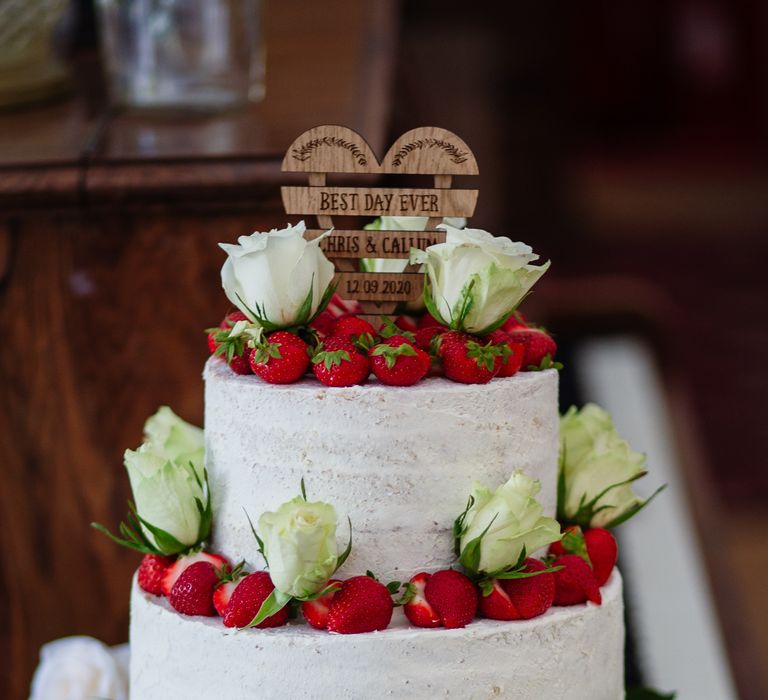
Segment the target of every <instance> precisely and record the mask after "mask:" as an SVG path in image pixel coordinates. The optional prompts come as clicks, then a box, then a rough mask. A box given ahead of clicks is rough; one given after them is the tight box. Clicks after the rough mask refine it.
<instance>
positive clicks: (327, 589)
mask: <svg viewBox="0 0 768 700" xmlns="http://www.w3.org/2000/svg"><path fill="white" fill-rule="evenodd" d="M340 590H341V584H338V583H327V584H325V586H323V588H321V589H320V590H319V591H318V592H317V593H312V594H311V595H307V596H302V597H301V598H297V599H296V600H301V601H303V602H309V601H310V600H317V599H318V598H322V597H323V596H324V595H328V594H329V593H335V592H336V591H340Z"/></svg>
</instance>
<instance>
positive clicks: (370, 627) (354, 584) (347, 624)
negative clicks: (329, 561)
mask: <svg viewBox="0 0 768 700" xmlns="http://www.w3.org/2000/svg"><path fill="white" fill-rule="evenodd" d="M393 609H394V604H393V603H392V596H390V594H389V591H388V590H387V587H386V586H385V585H384V584H382V583H379V582H378V581H377V580H376V579H373V578H371V577H370V576H354V577H352V578H350V579H347V580H346V581H344V583H343V584H342V585H341V590H340V591H338V593H336V595H335V596H334V598H333V602H332V603H331V609H330V610H329V611H328V625H327V629H328V631H329V632H337V633H338V634H359V633H361V632H374V631H376V630H383V629H386V628H387V627H388V626H389V623H390V620H391V619H392V611H393Z"/></svg>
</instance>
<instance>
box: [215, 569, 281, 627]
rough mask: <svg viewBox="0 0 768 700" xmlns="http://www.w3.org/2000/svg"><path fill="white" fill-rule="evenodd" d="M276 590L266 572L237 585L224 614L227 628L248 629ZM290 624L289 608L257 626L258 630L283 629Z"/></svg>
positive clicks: (252, 575)
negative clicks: (263, 604)
mask: <svg viewBox="0 0 768 700" xmlns="http://www.w3.org/2000/svg"><path fill="white" fill-rule="evenodd" d="M273 590H275V586H274V584H273V583H272V579H271V578H270V577H269V574H268V573H267V572H266V571H257V572H256V573H255V574H249V575H248V576H246V577H245V578H244V579H242V580H241V581H240V583H238V584H237V587H236V588H235V590H234V592H233V593H232V597H231V598H230V599H229V605H228V606H227V609H226V612H225V614H224V626H225V627H246V626H247V625H248V624H250V622H251V620H253V618H254V617H256V613H258V612H259V608H261V604H262V603H263V602H264V601H265V600H266V599H267V598H268V597H269V594H270V593H272V591H273ZM287 622H288V607H287V606H286V607H284V608H283V609H282V610H280V611H279V612H277V613H275V614H274V615H272V616H270V617H268V618H267V619H266V620H264V621H263V622H261V623H259V624H258V625H256V627H257V628H258V629H266V628H267V627H282V626H283V625H285V624H286V623H287Z"/></svg>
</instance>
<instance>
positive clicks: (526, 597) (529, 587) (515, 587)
mask: <svg viewBox="0 0 768 700" xmlns="http://www.w3.org/2000/svg"><path fill="white" fill-rule="evenodd" d="M546 568H547V566H546V565H545V564H544V563H543V562H540V561H539V560H538V559H532V558H531V557H528V558H527V559H526V560H525V568H524V569H523V571H524V572H526V573H528V572H531V571H542V570H543V569H546ZM501 585H502V587H503V588H504V590H505V591H506V593H507V595H508V596H509V599H510V601H511V602H512V605H514V607H515V609H516V610H517V612H518V613H519V614H520V617H521V618H522V619H523V620H529V619H530V618H532V617H538V616H539V615H543V614H544V613H545V612H547V610H549V609H550V608H551V607H552V603H554V601H555V574H554V573H545V574H539V575H538V576H531V577H530V578H513V579H505V580H503V581H502V582H501Z"/></svg>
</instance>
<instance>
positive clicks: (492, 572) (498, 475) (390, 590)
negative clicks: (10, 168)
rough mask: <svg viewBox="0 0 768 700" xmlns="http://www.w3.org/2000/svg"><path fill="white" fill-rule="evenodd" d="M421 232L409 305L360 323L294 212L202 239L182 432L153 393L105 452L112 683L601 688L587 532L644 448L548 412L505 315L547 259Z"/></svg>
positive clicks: (617, 644)
mask: <svg viewBox="0 0 768 700" xmlns="http://www.w3.org/2000/svg"><path fill="white" fill-rule="evenodd" d="M424 223H425V222H424ZM386 224H387V226H386V227H387V228H390V229H391V228H393V226H394V223H393V222H386ZM411 226H413V224H411ZM442 230H443V231H444V232H445V234H446V235H445V241H444V242H443V243H438V244H435V245H431V246H427V247H426V248H425V250H422V251H413V253H412V261H411V262H412V264H414V265H422V266H423V267H422V268H421V269H422V270H423V272H424V274H425V276H426V285H425V293H424V301H425V306H426V308H424V309H421V310H420V311H419V309H418V305H415V306H414V305H411V306H410V311H409V315H407V316H406V315H403V316H399V317H394V318H387V319H382V320H381V321H376V320H375V319H373V318H371V317H370V316H368V317H363V316H362V315H360V314H358V313H356V311H359V309H358V308H356V307H355V304H354V303H350V302H348V301H344V300H342V299H339V298H338V297H333V298H332V296H331V295H332V292H333V285H332V281H333V279H334V269H333V265H332V264H331V263H329V261H328V259H327V258H326V257H325V254H324V252H323V246H322V238H314V239H312V240H307V237H305V230H304V228H303V226H302V225H299V226H293V227H290V226H289V227H288V228H286V229H283V230H280V231H275V230H273V231H270V232H267V233H256V234H253V235H252V236H244V237H242V238H241V239H240V240H239V242H238V244H236V245H235V244H232V245H229V244H227V245H222V248H224V250H225V251H226V253H227V259H226V261H225V263H224V267H223V269H222V283H223V287H224V291H225V293H226V295H227V297H228V298H229V299H230V301H231V302H232V303H233V305H234V306H235V307H236V310H235V311H233V312H231V313H230V314H228V315H227V317H226V318H225V319H224V320H223V321H222V323H221V325H220V326H219V327H217V328H212V329H209V331H208V333H209V336H208V341H209V347H210V349H211V353H212V354H211V358H210V359H209V360H208V362H207V363H206V366H205V369H204V378H205V431H204V433H203V431H202V430H200V429H198V428H195V427H194V426H191V425H189V424H188V423H185V422H184V421H182V420H181V419H179V418H178V417H176V416H175V415H174V414H173V413H172V412H171V410H170V409H168V408H162V409H160V410H159V411H158V413H157V414H155V415H154V416H152V417H151V418H150V419H149V420H148V421H147V424H146V426H145V441H144V443H143V444H142V445H141V446H140V447H139V448H138V449H137V450H128V451H127V452H126V458H125V462H126V467H127V470H128V474H129V477H130V480H131V487H132V490H133V495H134V501H135V503H131V507H130V513H129V517H128V519H127V521H126V522H125V523H123V524H121V527H120V534H119V535H110V536H112V537H113V538H114V539H116V540H117V541H119V542H120V543H121V544H124V545H126V546H129V547H132V548H134V549H137V550H139V551H141V552H142V553H143V554H144V559H143V560H142V563H141V566H140V568H139V570H138V572H137V575H136V578H135V581H134V585H133V593H132V599H131V672H130V676H131V678H130V682H131V691H130V692H131V698H133V700H155V699H158V700H159V699H161V698H162V700H166V699H167V698H169V697H170V698H177V697H178V698H181V697H184V698H201V699H208V698H215V697H226V696H230V695H231V696H239V697H249V698H250V697H253V698H265V699H270V698H285V697H291V698H317V699H326V698H391V697H395V698H405V697H408V698H411V697H412V698H435V697H456V698H462V699H463V698H497V697H498V698H518V699H521V700H527V699H529V698H530V699H534V698H535V699H537V700H540V699H542V698H546V699H547V700H556V699H563V700H565V699H566V698H567V700H620V699H621V698H623V697H624V677H623V667H624V623H623V605H622V583H621V577H620V575H619V572H618V570H616V569H615V568H614V564H615V561H616V555H617V550H616V542H615V540H614V538H613V536H612V535H611V533H610V530H611V528H612V527H614V526H616V525H618V524H620V523H621V522H623V521H624V520H626V519H627V518H628V517H630V516H631V515H633V514H634V513H636V512H637V511H638V510H639V509H640V508H641V507H642V506H643V505H644V504H645V503H646V502H647V501H642V500H641V499H640V498H638V497H637V496H636V495H635V494H634V493H633V491H632V489H631V487H630V484H631V482H632V481H634V480H635V479H637V478H638V477H640V476H642V475H643V474H644V473H645V472H644V459H643V457H642V455H639V454H637V453H634V452H632V451H631V450H630V449H629V447H628V445H627V444H626V443H625V442H624V441H623V440H622V439H621V438H620V437H619V436H618V435H617V434H616V432H615V430H614V428H613V425H612V423H611V420H610V417H609V416H608V415H607V414H606V413H605V412H604V411H602V410H601V409H600V408H598V407H597V406H594V405H588V406H586V407H584V408H583V409H582V410H580V411H577V410H576V409H571V411H569V412H568V413H567V414H566V415H565V416H562V417H561V416H559V414H558V371H559V369H560V365H559V364H558V363H557V362H556V358H555V354H556V345H555V342H554V341H553V340H552V338H551V337H550V336H549V335H548V334H547V333H546V332H545V331H543V330H542V329H539V328H537V327H535V326H533V324H531V323H530V322H529V321H528V320H526V319H525V318H524V317H523V316H522V315H521V314H520V313H519V311H518V310H517V307H518V304H519V303H520V301H521V300H522V298H523V297H524V296H525V295H526V294H527V293H528V292H529V290H530V289H531V287H532V286H533V285H534V284H535V283H536V281H537V280H538V279H539V278H540V277H541V275H542V274H543V273H544V271H545V270H546V268H547V265H537V264H534V263H535V262H536V259H537V256H536V255H535V254H534V253H533V252H532V251H531V249H530V248H529V247H528V246H526V245H524V244H522V243H514V242H512V241H511V240H509V239H507V238H504V237H494V236H492V235H491V234H489V233H487V232H484V231H480V230H475V229H459V228H454V227H453V226H450V225H444V226H443V227H442Z"/></svg>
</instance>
